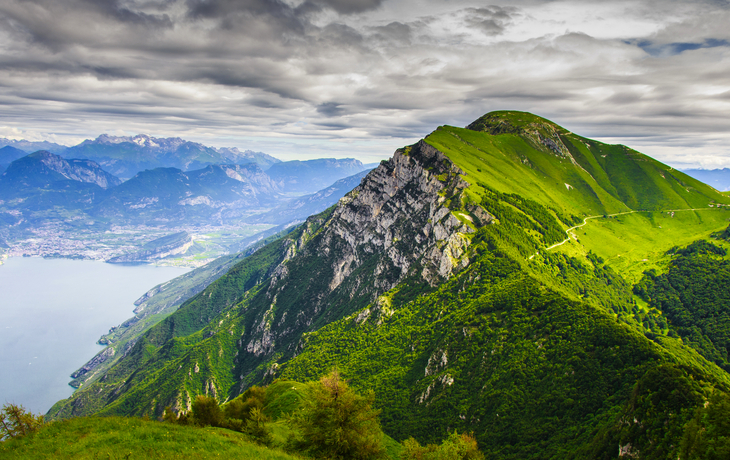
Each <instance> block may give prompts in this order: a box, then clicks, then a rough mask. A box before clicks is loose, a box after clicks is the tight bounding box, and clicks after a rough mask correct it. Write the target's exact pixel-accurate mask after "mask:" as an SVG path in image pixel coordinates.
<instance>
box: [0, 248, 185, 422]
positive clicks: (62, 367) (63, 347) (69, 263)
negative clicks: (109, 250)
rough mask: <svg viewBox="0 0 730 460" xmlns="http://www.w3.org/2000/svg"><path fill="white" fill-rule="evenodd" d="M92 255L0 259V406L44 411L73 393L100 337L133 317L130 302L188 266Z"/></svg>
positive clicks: (179, 273) (95, 349)
mask: <svg viewBox="0 0 730 460" xmlns="http://www.w3.org/2000/svg"><path fill="white" fill-rule="evenodd" d="M189 270H190V269H189V268H181V267H155V266H152V265H113V264H107V263H104V262H100V261H92V260H69V259H42V258H36V257H13V258H10V259H7V260H5V263H4V264H3V265H0V404H4V403H15V404H22V405H23V406H25V408H26V409H29V410H31V411H32V412H34V413H46V412H47V411H48V410H49V409H50V408H51V406H52V405H53V404H54V403H56V401H59V400H61V399H65V398H68V397H69V396H70V395H71V394H72V393H73V391H74V389H73V388H71V387H70V386H69V385H68V383H69V382H70V381H71V378H70V377H69V376H70V375H71V374H72V373H73V372H74V371H76V370H77V369H78V368H80V367H81V366H83V365H84V364H85V363H86V362H87V361H88V360H89V359H91V358H92V357H93V356H94V355H95V354H96V353H98V352H99V351H101V350H102V349H103V348H104V347H102V346H101V345H97V344H96V341H97V340H98V339H99V337H100V336H101V335H102V334H104V333H106V332H107V331H108V330H109V328H110V327H112V326H116V325H118V324H120V323H121V322H123V321H124V320H125V319H127V318H131V317H132V316H134V313H133V310H134V301H135V300H137V299H138V298H139V297H140V296H141V295H142V294H144V293H145V292H147V291H148V290H149V289H150V288H152V287H154V286H156V285H158V284H160V283H163V282H165V281H168V280H170V279H172V278H175V277H177V276H179V275H182V274H183V273H185V272H187V271H189Z"/></svg>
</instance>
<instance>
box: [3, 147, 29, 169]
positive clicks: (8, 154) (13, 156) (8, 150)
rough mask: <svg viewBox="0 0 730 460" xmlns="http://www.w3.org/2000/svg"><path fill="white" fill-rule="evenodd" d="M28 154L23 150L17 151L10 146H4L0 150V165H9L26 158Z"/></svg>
mask: <svg viewBox="0 0 730 460" xmlns="http://www.w3.org/2000/svg"><path fill="white" fill-rule="evenodd" d="M27 154H28V153H27V152H26V151H25V150H20V149H17V148H15V147H13V146H11V145H6V146H5V147H3V148H1V149H0V164H4V165H6V167H7V165H9V164H10V163H12V162H13V161H15V160H17V159H18V158H22V157H24V156H26V155H27Z"/></svg>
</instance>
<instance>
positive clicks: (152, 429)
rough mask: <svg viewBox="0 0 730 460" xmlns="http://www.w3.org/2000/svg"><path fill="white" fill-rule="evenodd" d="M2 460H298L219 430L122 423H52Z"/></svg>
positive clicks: (8, 447) (12, 443)
mask: <svg viewBox="0 0 730 460" xmlns="http://www.w3.org/2000/svg"><path fill="white" fill-rule="evenodd" d="M0 457H2V458H3V459H7V460H10V459H24V460H25V459H27V460H34V459H51V458H52V459H66V458H68V459H71V458H73V459H75V460H86V459H89V460H91V459H95V460H96V459H109V460H118V459H119V460H121V459H201V460H203V459H227V458H247V459H262V460H293V459H297V458H299V457H297V456H294V455H291V454H287V453H285V452H283V451H281V450H279V449H271V448H267V447H264V446H260V445H257V444H254V443H253V442H251V441H250V440H249V439H248V438H247V437H246V436H245V435H242V434H240V433H236V432H234V431H229V430H224V429H221V428H197V427H188V426H180V425H172V424H169V423H163V422H156V421H149V420H143V419H140V418H133V417H129V418H125V417H80V418H73V419H69V420H65V421H62V422H53V423H50V424H48V425H47V426H45V427H44V428H42V429H41V430H40V431H39V432H38V433H36V434H35V435H32V436H28V437H26V438H20V439H12V440H9V441H6V442H2V443H0Z"/></svg>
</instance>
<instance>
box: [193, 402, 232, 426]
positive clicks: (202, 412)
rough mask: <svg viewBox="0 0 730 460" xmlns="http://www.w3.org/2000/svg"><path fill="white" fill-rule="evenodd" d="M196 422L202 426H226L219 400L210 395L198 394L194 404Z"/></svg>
mask: <svg viewBox="0 0 730 460" xmlns="http://www.w3.org/2000/svg"><path fill="white" fill-rule="evenodd" d="M192 409H193V410H192V412H193V420H194V423H195V424H197V425H200V426H218V427H221V426H224V419H223V411H221V408H220V406H218V401H216V400H215V398H211V397H210V396H204V395H198V396H196V397H195V401H194V402H193V406H192Z"/></svg>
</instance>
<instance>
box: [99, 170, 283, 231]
mask: <svg viewBox="0 0 730 460" xmlns="http://www.w3.org/2000/svg"><path fill="white" fill-rule="evenodd" d="M279 193H280V189H279V186H278V185H277V184H276V183H274V182H273V181H272V180H271V179H270V178H269V176H267V175H266V173H264V172H263V171H262V170H261V168H259V166H258V165H256V164H253V163H250V164H247V165H243V166H239V165H209V166H206V167H205V168H203V169H198V170H194V171H187V172H183V171H181V170H179V169H176V168H156V169H152V170H146V171H142V172H140V173H138V174H136V175H135V176H134V177H133V178H131V179H129V180H128V181H126V182H124V183H123V184H121V185H120V186H118V187H115V188H114V189H112V190H110V191H109V193H108V194H107V195H106V197H105V199H103V200H102V201H100V202H99V203H98V204H97V205H96V206H95V207H94V208H93V209H92V210H91V211H90V214H91V215H92V216H95V217H99V218H105V219H113V220H114V221H115V222H129V223H135V224H145V225H169V224H172V223H187V224H206V225H221V224H223V223H224V221H229V220H232V219H239V220H240V218H241V216H244V215H246V214H247V213H250V212H251V210H252V209H256V208H258V207H265V206H270V205H272V204H274V203H276V201H277V199H278V196H279Z"/></svg>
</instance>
